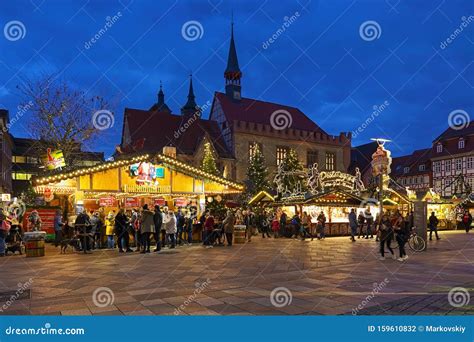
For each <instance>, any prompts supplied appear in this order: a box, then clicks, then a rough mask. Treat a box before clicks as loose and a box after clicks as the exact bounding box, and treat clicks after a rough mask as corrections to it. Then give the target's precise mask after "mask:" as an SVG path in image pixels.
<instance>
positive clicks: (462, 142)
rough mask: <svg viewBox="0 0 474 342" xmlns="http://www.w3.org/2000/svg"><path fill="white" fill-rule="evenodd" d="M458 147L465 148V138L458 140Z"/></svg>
mask: <svg viewBox="0 0 474 342" xmlns="http://www.w3.org/2000/svg"><path fill="white" fill-rule="evenodd" d="M458 148H459V149H461V148H464V139H463V138H461V139H459V141H458Z"/></svg>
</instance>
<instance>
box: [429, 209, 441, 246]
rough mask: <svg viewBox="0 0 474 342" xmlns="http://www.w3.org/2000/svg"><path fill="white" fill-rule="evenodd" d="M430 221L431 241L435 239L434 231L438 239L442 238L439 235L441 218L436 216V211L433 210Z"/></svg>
mask: <svg viewBox="0 0 474 342" xmlns="http://www.w3.org/2000/svg"><path fill="white" fill-rule="evenodd" d="M428 223H429V226H430V241H432V240H433V238H432V237H433V232H434V233H435V235H436V240H440V239H441V238H440V237H439V235H438V224H439V220H438V218H437V217H436V215H435V212H434V211H432V212H431V216H430V218H429V220H428Z"/></svg>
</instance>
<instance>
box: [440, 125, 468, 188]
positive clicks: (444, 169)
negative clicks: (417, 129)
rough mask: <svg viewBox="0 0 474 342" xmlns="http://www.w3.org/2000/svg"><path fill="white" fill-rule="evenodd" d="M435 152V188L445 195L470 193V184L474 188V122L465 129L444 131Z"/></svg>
mask: <svg viewBox="0 0 474 342" xmlns="http://www.w3.org/2000/svg"><path fill="white" fill-rule="evenodd" d="M431 155H432V157H431V161H432V163H433V167H432V168H433V171H432V174H433V187H434V190H435V191H436V192H438V193H440V194H441V196H453V195H458V194H459V192H466V191H468V190H469V189H465V188H466V186H467V185H468V186H469V187H470V189H471V191H472V189H474V121H471V122H470V124H469V125H467V127H465V128H463V129H454V128H451V127H450V128H448V129H447V130H446V131H444V132H443V133H442V134H441V135H440V136H439V137H437V138H436V139H435V140H434V141H433V146H432V148H431ZM460 180H461V182H462V183H465V185H464V184H460ZM460 187H463V188H464V189H460Z"/></svg>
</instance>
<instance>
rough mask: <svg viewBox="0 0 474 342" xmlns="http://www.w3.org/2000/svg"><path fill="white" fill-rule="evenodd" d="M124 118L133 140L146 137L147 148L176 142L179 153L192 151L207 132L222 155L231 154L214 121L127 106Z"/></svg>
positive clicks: (150, 148)
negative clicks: (186, 117)
mask: <svg viewBox="0 0 474 342" xmlns="http://www.w3.org/2000/svg"><path fill="white" fill-rule="evenodd" d="M191 119H192V121H191ZM125 121H126V122H127V123H128V128H129V129H128V130H129V132H130V134H131V136H130V141H131V142H132V143H133V142H134V141H138V140H140V139H144V146H143V151H144V152H150V153H154V152H161V151H162V150H163V147H165V146H174V147H176V151H177V153H178V154H189V155H192V154H194V153H195V151H196V149H197V148H198V146H199V144H200V143H201V140H202V139H204V137H205V136H206V135H208V137H209V140H210V141H212V144H213V146H214V148H215V150H216V152H217V154H218V155H219V157H221V158H232V154H231V153H230V152H229V151H228V150H227V148H226V145H225V143H224V138H223V137H222V135H221V132H220V129H219V127H218V125H217V122H215V121H212V120H205V119H201V118H199V117H196V118H190V119H185V118H184V117H183V116H181V115H175V114H170V113H167V112H158V111H147V110H139V109H131V108H125V113H124V122H125Z"/></svg>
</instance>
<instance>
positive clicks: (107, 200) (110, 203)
mask: <svg viewBox="0 0 474 342" xmlns="http://www.w3.org/2000/svg"><path fill="white" fill-rule="evenodd" d="M99 205H100V206H101V207H114V206H115V198H113V197H101V198H99Z"/></svg>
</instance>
